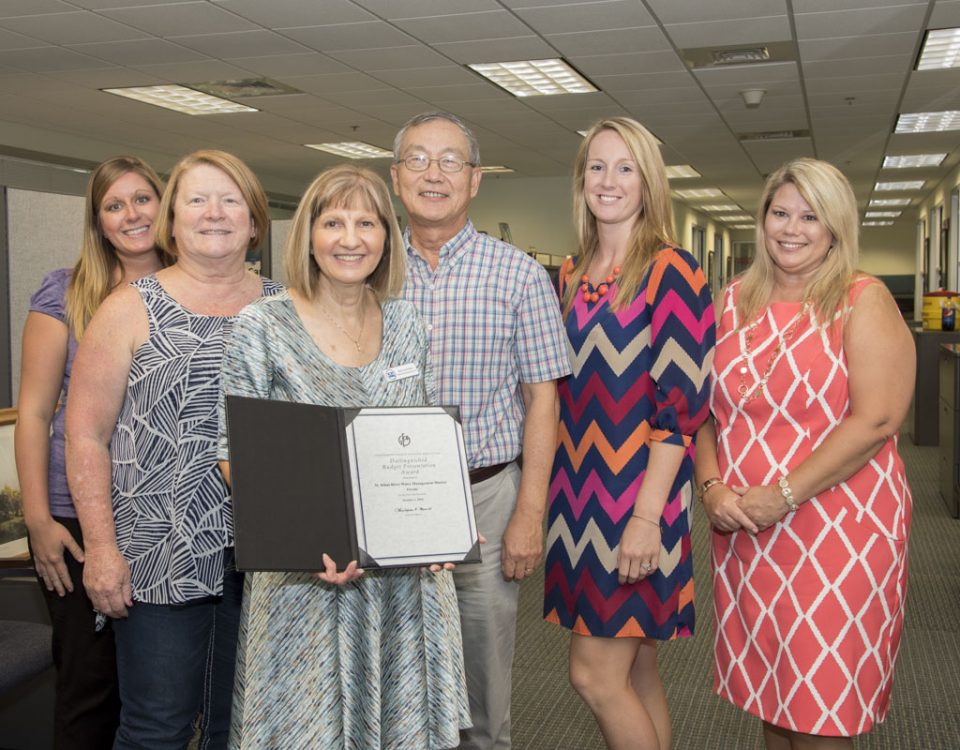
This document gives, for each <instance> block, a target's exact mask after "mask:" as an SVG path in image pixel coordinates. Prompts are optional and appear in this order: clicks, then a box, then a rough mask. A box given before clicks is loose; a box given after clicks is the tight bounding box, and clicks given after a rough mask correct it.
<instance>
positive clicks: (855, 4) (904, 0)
mask: <svg viewBox="0 0 960 750" xmlns="http://www.w3.org/2000/svg"><path fill="white" fill-rule="evenodd" d="M842 2H843V7H844V8H849V9H851V10H853V9H857V8H886V7H889V6H892V5H927V3H928V2H929V0H842ZM837 5H838V0H793V12H794V13H819V12H826V11H832V10H836V9H837Z"/></svg>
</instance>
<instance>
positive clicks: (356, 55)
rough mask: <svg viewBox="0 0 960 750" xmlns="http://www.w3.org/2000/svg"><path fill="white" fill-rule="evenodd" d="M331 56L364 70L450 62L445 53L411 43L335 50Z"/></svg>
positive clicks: (421, 66) (392, 68) (426, 65)
mask: <svg viewBox="0 0 960 750" xmlns="http://www.w3.org/2000/svg"><path fill="white" fill-rule="evenodd" d="M330 57H332V58H334V59H336V60H339V61H340V62H342V63H343V64H344V65H349V66H350V67H352V68H356V69H357V70H363V71H373V70H392V71H397V70H403V69H404V68H425V67H428V66H430V65H440V66H446V65H449V64H450V60H448V59H447V58H446V57H444V56H443V55H438V54H437V53H436V52H434V51H433V50H432V49H430V48H429V47H425V46H423V45H421V44H411V45H407V46H404V47H383V48H381V49H377V50H365V49H354V50H347V49H345V50H333V51H332V52H331V53H330Z"/></svg>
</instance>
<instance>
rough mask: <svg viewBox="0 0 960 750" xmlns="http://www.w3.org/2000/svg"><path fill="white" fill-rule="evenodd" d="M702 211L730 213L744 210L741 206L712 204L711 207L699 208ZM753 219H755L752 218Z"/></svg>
mask: <svg viewBox="0 0 960 750" xmlns="http://www.w3.org/2000/svg"><path fill="white" fill-rule="evenodd" d="M698 208H699V209H700V210H701V211H709V212H710V213H724V212H727V213H729V212H730V211H742V210H743V209H742V208H740V206H737V205H735V204H733V203H711V204H709V205H704V206H698ZM751 218H753V217H751Z"/></svg>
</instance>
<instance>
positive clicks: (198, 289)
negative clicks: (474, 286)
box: [67, 150, 282, 750]
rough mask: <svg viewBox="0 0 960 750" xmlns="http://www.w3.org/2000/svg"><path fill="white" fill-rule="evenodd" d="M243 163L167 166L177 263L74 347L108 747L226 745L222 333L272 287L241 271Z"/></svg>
mask: <svg viewBox="0 0 960 750" xmlns="http://www.w3.org/2000/svg"><path fill="white" fill-rule="evenodd" d="M267 222H268V217H267V198H266V195H265V194H264V192H263V188H262V187H261V186H260V183H259V182H258V181H257V178H256V177H255V176H254V174H253V173H252V172H251V171H250V169H249V167H247V165H246V164H244V163H243V162H242V161H241V160H240V159H238V158H237V157H236V156H233V155H232V154H228V153H225V152H223V151H216V150H205V151H196V152H194V153H192V154H189V155H188V156H185V157H184V158H182V159H181V160H180V161H179V162H178V163H177V164H176V166H175V167H174V169H173V172H171V174H170V182H169V184H168V185H167V189H166V191H164V194H163V198H162V200H161V203H160V211H159V218H158V222H157V241H158V242H159V243H160V245H161V246H162V247H163V248H164V249H165V250H166V252H167V253H168V254H170V255H171V256H173V257H175V258H176V262H175V263H174V264H173V265H171V266H169V267H167V268H164V269H162V270H160V271H157V272H156V273H154V274H150V275H149V276H145V277H144V278H142V279H140V280H138V281H136V282H135V283H134V284H132V285H130V286H129V287H127V288H125V289H123V290H121V291H119V292H117V293H116V294H114V295H112V296H111V297H110V298H109V299H107V300H106V301H105V302H104V304H103V305H101V307H100V309H99V310H98V311H97V314H96V315H95V316H94V318H93V320H92V321H91V322H90V325H89V327H88V328H87V332H86V334H85V335H84V337H83V341H82V343H81V345H80V348H79V350H78V352H77V365H76V368H75V371H74V379H73V385H72V387H71V399H70V404H69V406H68V413H67V457H68V474H69V479H70V488H71V490H72V491H73V494H74V497H75V499H76V505H77V512H78V515H79V517H80V524H81V527H82V528H83V533H84V536H85V537H86V539H87V547H86V569H85V570H84V576H83V583H84V586H85V587H86V589H87V593H88V594H89V595H90V599H91V601H92V602H93V605H94V606H95V607H96V609H97V610H98V611H99V612H100V613H101V614H102V615H104V616H106V617H110V618H113V619H112V627H113V630H114V634H115V638H116V644H117V674H118V677H119V685H120V699H121V702H122V708H121V712H120V726H119V728H118V730H117V737H116V741H115V742H114V745H113V747H114V748H115V750H128V749H129V750H132V749H133V748H171V749H172V748H186V747H187V746H188V744H189V743H190V741H191V738H192V737H193V736H194V723H195V721H196V720H197V719H199V720H200V733H201V739H200V747H201V748H225V747H226V744H227V734H228V732H229V723H230V705H231V696H232V689H233V675H234V662H235V655H236V643H237V625H238V622H239V615H240V598H241V591H242V583H243V579H242V576H241V575H240V574H239V573H238V572H237V571H236V569H235V566H234V564H233V517H232V508H231V506H230V497H229V492H228V490H227V486H226V484H225V482H224V480H223V476H222V475H221V474H220V471H219V469H218V468H217V462H216V435H217V401H218V399H219V396H220V363H221V359H222V357H223V348H224V340H225V338H226V337H227V336H228V335H229V333H230V329H231V327H232V326H233V323H234V320H235V318H236V315H237V313H239V312H240V310H241V309H242V308H244V307H245V306H246V305H247V304H248V303H250V302H252V301H253V300H254V299H256V298H258V297H261V296H263V295H264V294H268V295H269V294H275V293H277V292H279V291H280V290H281V288H282V287H281V286H280V285H279V284H276V283H274V282H272V281H269V280H266V279H262V278H260V277H259V276H257V275H255V274H253V273H250V272H249V271H247V270H246V267H245V264H244V259H245V257H246V254H247V252H248V250H249V249H250V248H251V247H253V246H255V245H256V244H257V243H258V242H259V241H260V239H261V238H264V237H265V236H266V234H267V227H268V224H267Z"/></svg>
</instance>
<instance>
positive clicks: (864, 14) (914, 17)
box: [795, 5, 927, 39]
mask: <svg viewBox="0 0 960 750" xmlns="http://www.w3.org/2000/svg"><path fill="white" fill-rule="evenodd" d="M926 10H927V9H926V8H925V7H924V6H922V5H897V6H893V7H890V8H865V9H863V10H835V11H832V12H829V13H800V14H797V15H796V17H795V18H796V23H797V38H798V39H826V38H831V37H838V36H854V35H862V34H892V33H897V32H903V31H909V32H911V33H915V30H916V29H917V28H918V27H919V25H920V23H921V22H922V21H923V17H924V15H925V14H926Z"/></svg>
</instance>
